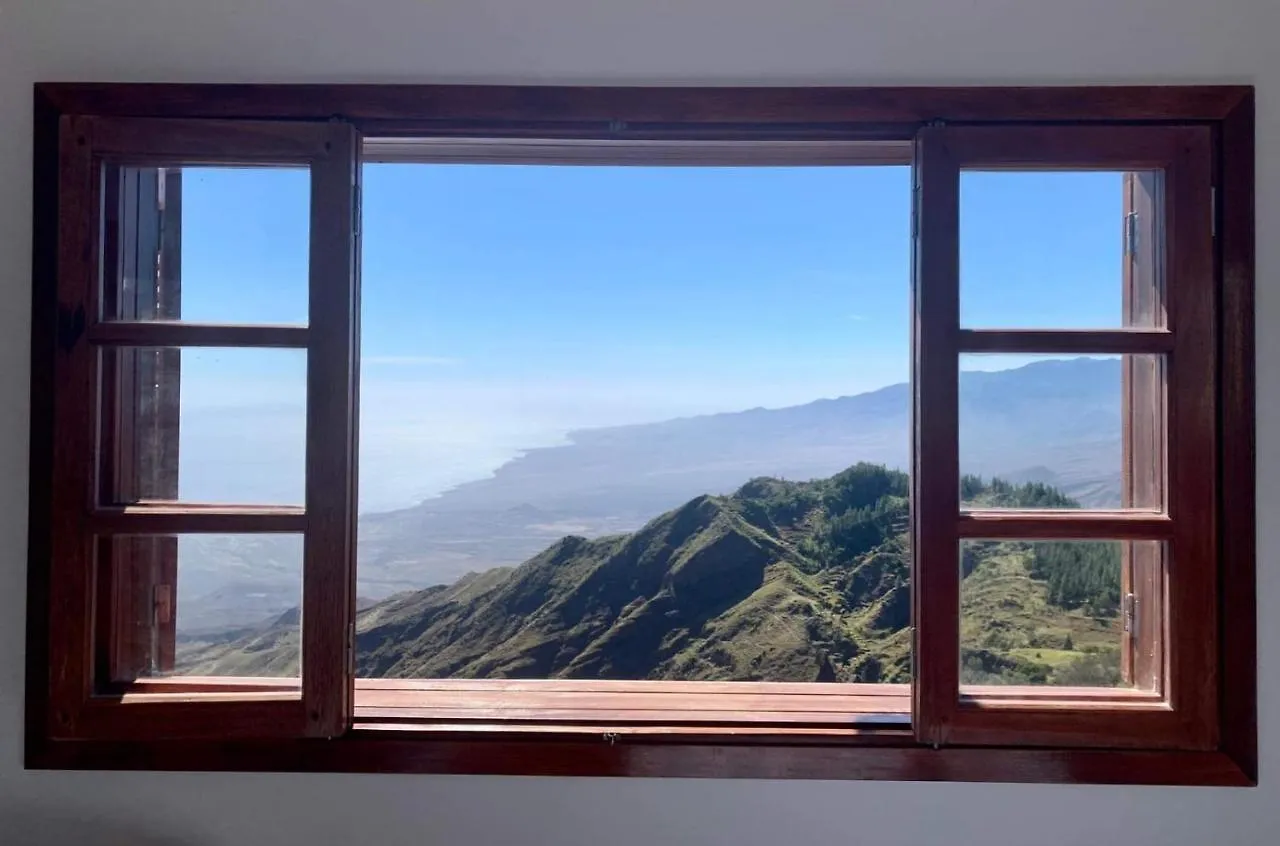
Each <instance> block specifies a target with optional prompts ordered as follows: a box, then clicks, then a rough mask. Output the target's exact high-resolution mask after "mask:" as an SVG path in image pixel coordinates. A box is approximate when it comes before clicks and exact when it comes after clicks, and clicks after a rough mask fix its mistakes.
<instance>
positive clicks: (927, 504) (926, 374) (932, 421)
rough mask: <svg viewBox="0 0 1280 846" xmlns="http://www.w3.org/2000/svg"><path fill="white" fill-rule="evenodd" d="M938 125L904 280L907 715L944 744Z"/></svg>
mask: <svg viewBox="0 0 1280 846" xmlns="http://www.w3.org/2000/svg"><path fill="white" fill-rule="evenodd" d="M945 133H946V130H945V129H944V128H941V127H927V128H925V129H922V130H921V131H920V133H919V135H918V136H917V137H916V159H915V165H914V168H915V183H916V191H915V202H916V208H915V214H916V219H917V226H916V239H915V245H914V251H915V252H914V264H915V267H914V274H913V275H914V278H913V281H912V299H913V312H914V314H913V323H912V335H913V339H912V356H913V385H912V402H913V406H912V407H913V420H912V430H913V450H912V453H913V454H912V498H911V499H912V517H911V520H912V559H913V568H914V570H913V586H914V587H913V593H912V597H913V598H912V602H913V612H914V613H913V625H914V628H915V642H914V648H915V653H914V655H915V657H914V660H915V665H914V680H913V681H914V689H913V704H914V709H913V710H914V713H913V714H912V720H913V724H914V726H915V730H916V736H917V738H918V739H920V740H921V741H922V742H924V743H930V744H933V745H938V744H941V743H944V742H946V739H947V733H948V727H949V724H950V721H951V718H952V716H953V714H954V712H955V709H956V705H957V701H958V698H959V692H960V687H959V686H960V659H959V655H960V642H959V641H960V566H959V537H958V535H957V531H956V526H957V517H958V515H959V511H960V458H959V422H958V414H959V409H958V406H959V366H960V365H959V345H958V344H959V330H960V230H959V213H960V193H959V189H960V174H959V169H958V167H957V165H956V161H955V159H954V157H953V156H952V155H951V151H950V150H949V149H948V146H947V143H946V134H945Z"/></svg>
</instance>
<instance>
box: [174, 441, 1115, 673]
mask: <svg viewBox="0 0 1280 846" xmlns="http://www.w3.org/2000/svg"><path fill="white" fill-rule="evenodd" d="M964 494H965V496H966V498H968V499H969V500H970V501H973V502H978V503H983V504H986V505H990V506H1020V507H1071V506H1073V505H1074V503H1073V502H1071V501H1070V500H1068V499H1066V498H1065V497H1063V496H1062V495H1061V494H1060V493H1059V492H1057V491H1055V490H1054V489H1053V488H1050V487H1048V486H1046V485H1041V484H1039V483H1029V484H1025V485H1011V484H1009V483H1005V482H1002V481H999V480H991V481H989V482H984V481H981V480H978V479H975V478H972V477H970V478H968V479H966V481H965V484H964ZM906 532H907V476H906V474H904V473H901V472H898V471H893V470H886V469H885V468H884V467H882V466H879V465H871V464H858V465H856V466H854V467H851V468H849V469H848V470H845V471H844V472H841V473H839V474H837V475H835V476H834V477H832V478H830V479H823V480H817V481H812V482H784V481H780V480H777V479H767V478H760V479H754V480H751V481H749V482H747V483H746V484H745V485H743V486H742V487H741V488H740V489H739V490H738V491H736V492H735V493H733V494H731V495H728V496H708V495H703V496H699V497H696V498H694V499H692V500H690V501H689V502H687V503H685V504H684V505H682V506H680V507H679V508H677V509H674V510H672V511H669V512H667V513H665V514H662V515H661V516H659V517H657V518H655V519H653V520H651V521H650V522H649V523H647V524H646V525H645V526H644V527H643V528H641V529H639V530H638V531H636V532H633V533H630V534H623V535H612V536H609V537H603V538H596V539H588V538H584V537H578V536H568V537H564V538H562V539H560V540H558V541H556V542H555V543H552V544H551V545H549V546H548V547H547V548H546V549H545V550H543V551H542V552H540V553H539V554H537V555H535V556H533V557H532V558H530V559H529V560H528V561H527V562H525V563H523V564H521V565H520V566H519V567H517V568H514V569H512V568H506V567H503V568H495V569H492V570H487V571H485V572H483V573H474V574H470V575H468V576H465V577H463V578H461V579H459V580H458V581H456V582H455V583H454V584H452V585H449V586H438V587H433V588H427V589H425V590H420V591H413V592H409V593H405V594H400V595H397V596H393V597H391V598H389V599H386V600H384V601H383V602H380V603H377V604H375V605H373V606H372V607H370V608H368V609H366V610H364V611H362V612H361V613H360V614H359V616H358V618H357V622H356V663H357V670H358V673H359V675H360V676H362V677H399V678H404V677H408V678H586V679H679V680H704V681H790V682H822V681H832V682H834V681H858V682H880V681H886V682H905V681H908V680H909V677H910V656H911V644H910V633H909V629H908V624H909V617H910V607H911V594H910V589H909V584H908V580H909V575H910V551H909V549H908V547H907V536H906ZM956 566H957V567H958V568H961V569H962V571H963V573H964V576H965V582H964V584H965V587H964V589H963V590H962V592H961V594H962V603H961V626H962V635H963V637H962V655H961V658H962V661H963V667H964V672H965V677H966V679H968V680H972V681H980V682H1017V683H1071V684H1079V683H1088V684H1115V683H1116V682H1118V679H1119V645H1120V639H1119V631H1118V628H1117V626H1116V611H1117V607H1118V604H1119V592H1120V569H1119V551H1118V549H1116V548H1114V546H1113V545H1112V544H1107V543H1101V544H1097V543H1092V544H1091V543H1084V544H1080V543H1074V544H1073V543H1034V544H1025V543H991V542H988V543H982V544H978V545H969V546H966V548H965V551H964V555H963V556H961V555H960V554H959V553H958V554H957V558H956ZM298 622H299V615H298V614H297V613H296V611H294V612H290V613H286V614H284V615H282V616H281V617H280V618H279V619H278V620H276V621H275V622H274V623H273V624H271V625H269V626H265V627H262V628H259V629H257V630H254V631H249V632H235V633H230V634H228V635H226V636H221V637H214V638H208V639H207V640H205V641H203V642H188V643H186V644H184V646H183V649H182V651H181V652H180V659H181V661H182V668H183V669H184V670H185V671H186V672H191V673H196V674H199V675H248V676H261V675H292V674H295V673H296V672H297V670H298V656H299V648H298V644H299V629H298Z"/></svg>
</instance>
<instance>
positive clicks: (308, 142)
mask: <svg viewBox="0 0 1280 846" xmlns="http://www.w3.org/2000/svg"><path fill="white" fill-rule="evenodd" d="M93 146H94V153H95V154H96V155H99V156H102V157H104V158H107V159H110V160H111V161H113V162H117V163H123V164H139V165H144V166H155V165H166V164H172V165H174V166H179V167H184V166H192V165H203V164H270V165H278V164H287V163H294V164H306V163H309V162H312V161H316V160H319V159H321V158H323V157H324V155H325V148H324V139H322V138H321V137H320V136H319V134H318V133H317V132H316V131H315V125H314V124H306V123H289V122H284V121H279V120H267V121H246V120H182V119H168V120H165V119H158V120H151V119H146V118H137V119H131V120H112V119H103V120H94V144H93Z"/></svg>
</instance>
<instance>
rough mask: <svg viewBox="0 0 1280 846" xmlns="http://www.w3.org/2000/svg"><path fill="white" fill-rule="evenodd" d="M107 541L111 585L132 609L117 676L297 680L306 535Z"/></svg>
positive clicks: (119, 608) (119, 601) (119, 628)
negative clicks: (303, 550)
mask: <svg viewBox="0 0 1280 846" xmlns="http://www.w3.org/2000/svg"><path fill="white" fill-rule="evenodd" d="M101 548H102V550H103V554H104V556H105V560H106V561H109V562H110V570H109V574H110V576H111V578H110V580H109V581H108V582H107V584H106V586H105V588H104V589H106V590H108V591H110V592H112V594H113V595H114V601H113V603H112V606H111V607H113V608H114V609H115V610H116V612H117V613H118V614H121V615H123V618H122V619H121V620H120V621H119V622H117V623H116V624H115V631H114V636H115V638H116V641H117V642H116V644H115V645H114V648H113V651H114V654H115V655H116V656H117V661H119V662H123V664H117V666H116V667H115V675H116V677H117V678H119V677H122V676H123V677H126V678H130V677H131V678H146V677H151V678H157V677H166V676H237V677H272V678H298V676H299V655H300V652H299V643H300V638H301V614H300V611H299V609H300V607H301V601H302V535H300V534H298V535H293V534H283V535H274V534H254V535H180V536H175V535H167V536H132V537H119V538H113V539H106V540H104V541H103V542H102V547H101ZM130 663H132V664H134V666H133V667H132V670H133V672H132V673H129V672H128V669H129V666H128V665H129V664H130Z"/></svg>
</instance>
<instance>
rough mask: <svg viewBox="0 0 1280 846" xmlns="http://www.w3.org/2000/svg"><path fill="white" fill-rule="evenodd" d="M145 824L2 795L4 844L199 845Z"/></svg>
mask: <svg viewBox="0 0 1280 846" xmlns="http://www.w3.org/2000/svg"><path fill="white" fill-rule="evenodd" d="M145 825H146V823H145V822H143V821H138V822H137V823H136V824H135V823H133V822H122V821H120V820H114V819H111V820H109V819H103V817H102V815H101V813H100V812H99V811H98V810H97V809H91V808H76V807H69V806H62V807H57V806H48V805H16V804H11V803H10V802H9V801H6V800H5V799H4V798H3V797H0V843H3V844H4V846H200V842H199V841H194V840H189V839H179V838H178V837H176V836H175V835H173V834H160V833H156V832H154V831H147V830H146V829H145V828H144V827H143V826H145Z"/></svg>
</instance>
